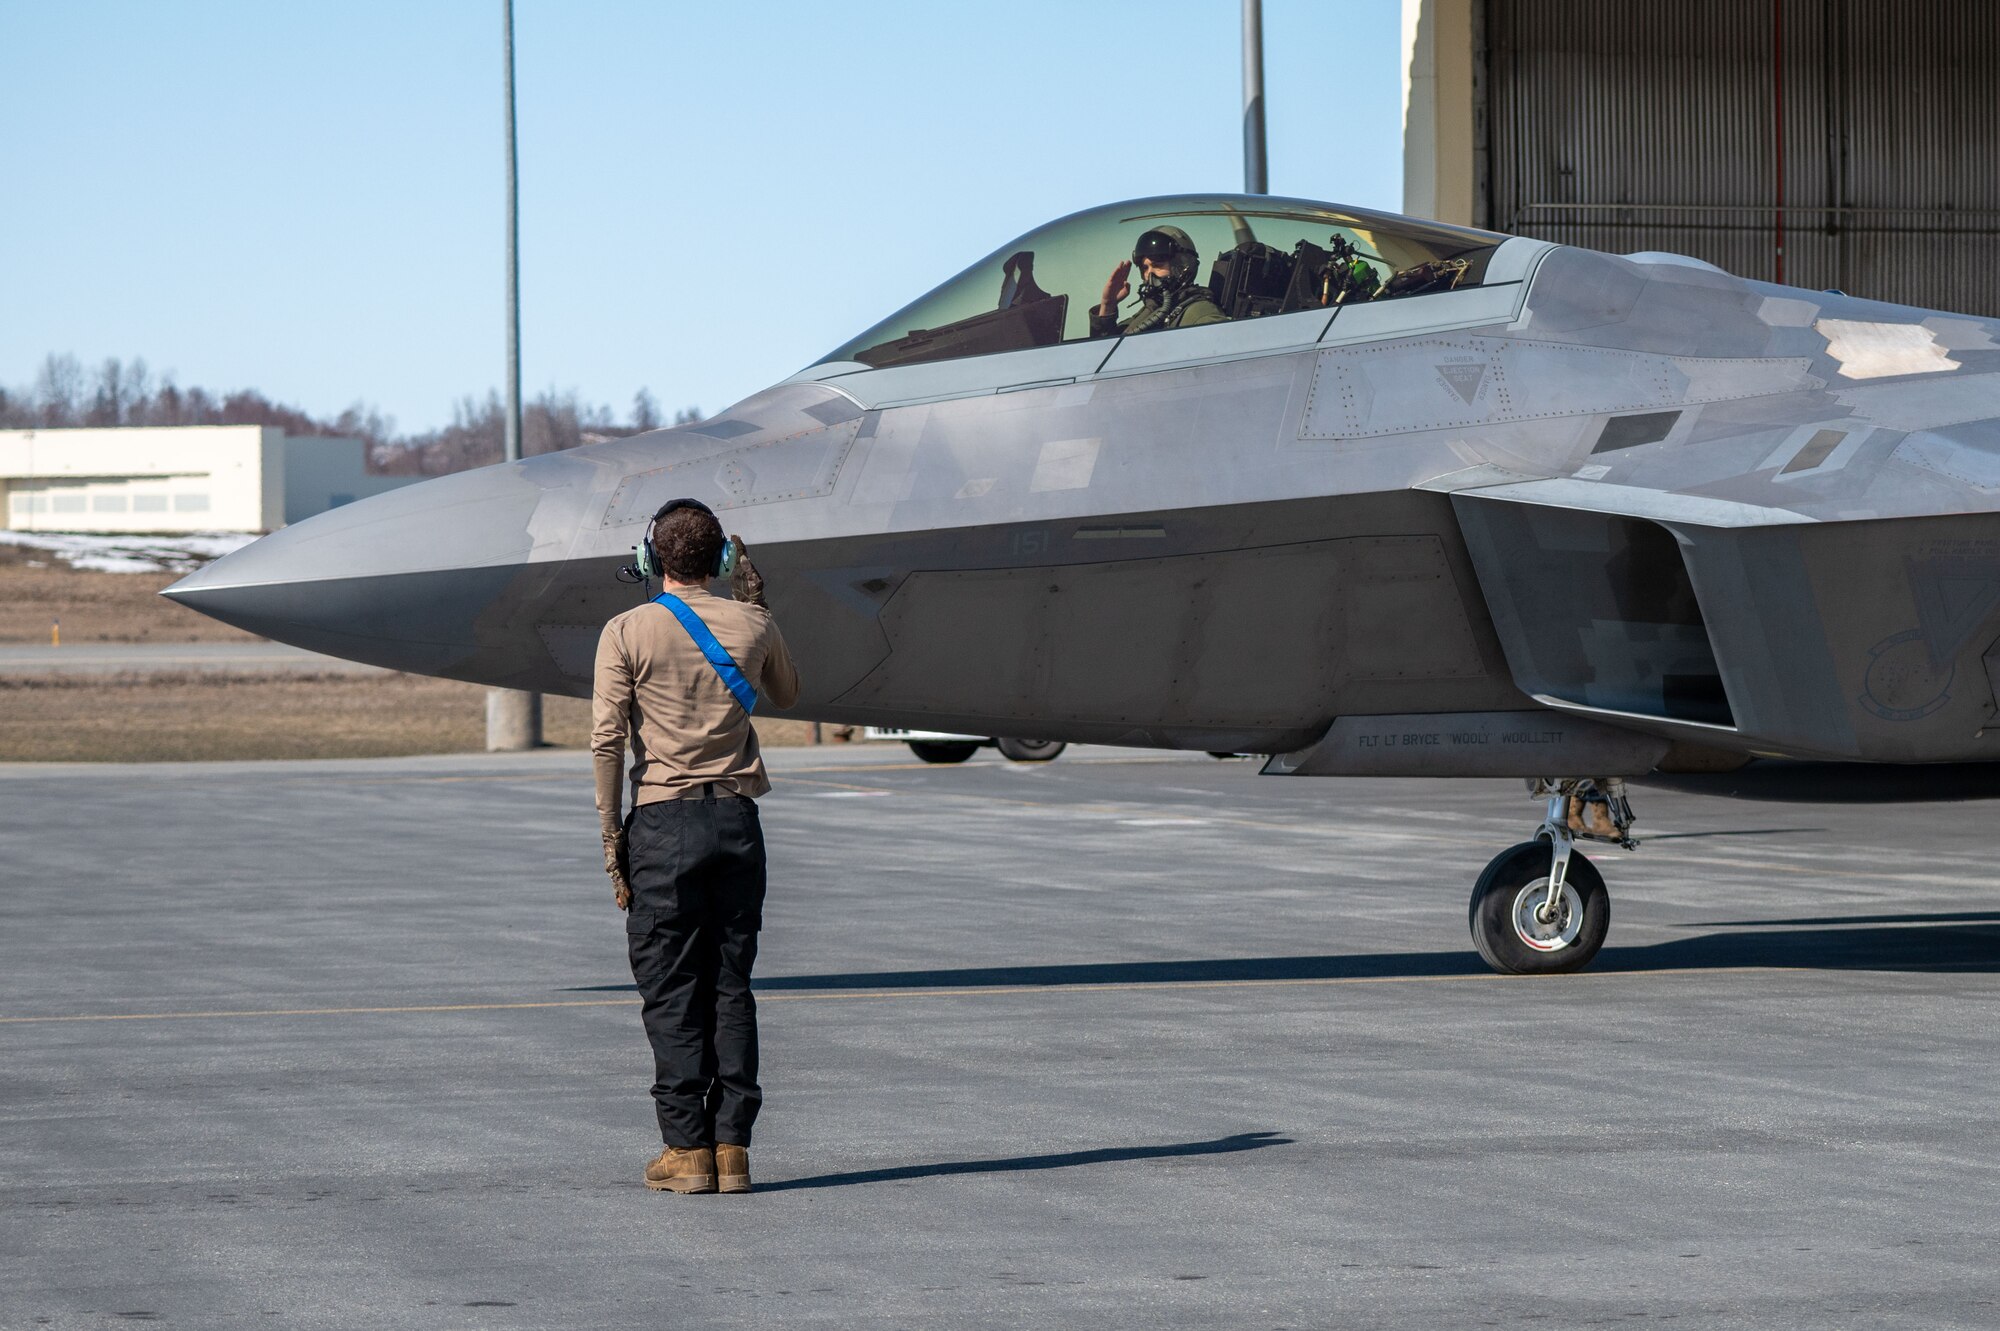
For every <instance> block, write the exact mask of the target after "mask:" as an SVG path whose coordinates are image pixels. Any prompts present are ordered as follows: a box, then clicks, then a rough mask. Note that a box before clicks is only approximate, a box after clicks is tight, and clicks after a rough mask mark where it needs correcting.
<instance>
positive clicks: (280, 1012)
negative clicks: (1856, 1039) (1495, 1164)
mask: <svg viewBox="0 0 2000 1331" xmlns="http://www.w3.org/2000/svg"><path fill="white" fill-rule="evenodd" d="M1814 969H1816V968H1815V967H1811V966H1708V967H1700V968H1676V969H1671V970H1667V969H1661V970H1631V971H1586V972H1584V973H1583V974H1580V975H1564V976H1553V977H1552V976H1534V975H1496V974H1492V973H1489V972H1472V971H1469V972H1466V973H1465V974H1462V975H1330V976H1321V977H1316V978H1313V977H1309V978H1304V979H1289V980H1284V979H1271V980H1135V981H1132V982H1130V983H1125V984H1006V985H993V986H990V987H987V988H973V989H857V990H852V991H849V990H827V991H824V992H820V993H806V994H784V993H781V994H758V995H757V1001H758V1002H759V1003H841V1002H852V1001H856V1000H875V1001H880V1000H883V999H911V998H996V997H1001V996H1003V995H1008V994H1118V993H1156V992H1157V993H1182V992H1186V991H1189V990H1195V989H1297V988H1328V987H1332V986H1336V985H1359V984H1446V983H1468V982H1470V983H1494V984H1508V983H1513V982H1515V981H1527V980H1537V979H1561V980H1563V981H1566V982H1573V981H1578V980H1610V979H1629V978H1632V977H1635V976H1700V975H1747V974H1752V973H1757V972H1769V973H1772V974H1782V973H1784V972H1788V971H1790V972H1802V971H1811V970H1814ZM638 1002H639V999H638V997H637V996H636V995H634V996H632V997H628V998H580V999H563V1000H555V1001H548V1002H537V1003H429V1004H412V1005H410V1006H406V1007H321V1008H243V1009H232V1010H224V1011H214V1012H86V1013H69V1014H63V1015H59V1016H49V1017H0V1026H31V1025H50V1024H54V1023H74V1022H91V1021H217V1020H230V1019H236V1020H241V1019H246V1018H256V1017H368V1016H388V1015H396V1014H421V1013H431V1012H528V1011H536V1010H541V1009H548V1008H596V1007H633V1006H637V1004H638Z"/></svg>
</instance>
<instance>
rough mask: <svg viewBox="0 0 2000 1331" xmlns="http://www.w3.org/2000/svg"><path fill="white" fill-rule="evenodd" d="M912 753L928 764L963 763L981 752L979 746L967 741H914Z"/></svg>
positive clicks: (912, 742) (912, 741) (911, 746)
mask: <svg viewBox="0 0 2000 1331" xmlns="http://www.w3.org/2000/svg"><path fill="white" fill-rule="evenodd" d="M910 752H911V753H914V754H916V755H917V757H919V758H922V759H923V760H924V761H925V762H927V763H962V762H964V761H965V760H966V759H967V758H970V757H971V756H972V755H973V754H975V753H977V752H979V746H978V745H977V744H973V743H971V742H970V741H965V740H935V739H913V740H911V741H910Z"/></svg>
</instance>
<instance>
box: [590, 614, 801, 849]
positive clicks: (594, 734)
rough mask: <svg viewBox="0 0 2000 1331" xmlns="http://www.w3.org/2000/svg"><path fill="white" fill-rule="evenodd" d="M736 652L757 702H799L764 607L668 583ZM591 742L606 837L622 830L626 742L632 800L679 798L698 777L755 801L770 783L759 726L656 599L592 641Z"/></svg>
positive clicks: (791, 670) (788, 659)
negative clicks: (759, 743) (761, 751)
mask: <svg viewBox="0 0 2000 1331" xmlns="http://www.w3.org/2000/svg"><path fill="white" fill-rule="evenodd" d="M667 590H668V591H670V592H672V593H673V594H674V595H675V596H678V597H679V598H680V599H681V600H682V601H684V602H686V603H687V606H688V608H689V609H690V610H692V611H694V612H695V614H697V615H699V616H700V617H701V622H702V623H704V624H706V625H708V629H709V632H711V633H713V634H714V635H715V638H716V641H717V642H720V643H721V644H722V645H723V647H724V648H726V649H727V650H728V652H729V655H730V656H731V657H733V658H735V661H736V664H737V665H738V666H739V667H740V668H741V669H742V671H743V676H744V678H745V679H747V680H749V681H750V684H751V687H753V688H755V689H756V690H757V697H758V700H759V702H760V703H767V704H769V705H771V706H773V707H789V706H791V705H792V704H793V703H795V702H797V701H798V697H799V672H798V670H797V668H796V667H794V666H793V665H792V656H791V653H790V652H789V651H787V650H786V648H785V640H784V638H783V636H782V635H780V634H779V632H778V624H777V621H776V620H774V619H772V618H771V612H770V611H768V610H766V609H764V608H763V607H762V606H756V605H749V604H746V603H744V602H741V601H726V600H723V599H722V598H720V597H717V596H711V595H710V594H709V593H708V590H707V589H706V588H702V587H679V586H675V587H669V588H668V589H667ZM591 721H592V725H591V732H590V749H591V753H592V754H593V755H594V757H595V767H596V771H597V816H598V820H599V822H600V823H601V824H602V825H603V829H604V837H605V841H606V844H609V843H610V842H611V840H612V839H613V838H614V837H616V836H617V835H618V833H619V831H620V830H621V828H622V827H623V810H622V808H621V803H622V796H623V794H624V791H623V789H622V786H621V779H622V778H623V777H624V776H625V772H624V771H623V770H622V769H623V767H624V761H625V750H626V745H627V744H628V742H629V743H630V745H631V749H632V770H631V780H632V804H633V807H635V808H636V807H638V806H639V805H641V804H651V803H653V802H655V801H656V800H670V799H677V798H679V797H680V796H681V794H682V793H683V792H685V791H688V790H691V789H695V788H698V787H700V786H701V785H702V783H704V782H709V781H712V782H714V783H715V786H716V791H717V793H718V794H732V795H748V796H749V797H751V798H752V799H755V798H756V797H758V796H759V795H762V794H764V793H765V792H767V791H769V790H770V789H771V780H770V778H769V777H768V776H766V775H765V773H764V759H763V756H762V755H761V754H759V753H758V751H757V732H756V731H755V730H753V729H752V728H751V726H750V718H749V717H748V716H745V715H744V714H743V709H742V708H741V707H740V706H738V705H737V702H736V698H735V695H733V694H731V693H730V691H729V687H728V686H727V685H726V684H724V683H723V682H722V677H721V676H719V675H717V674H716V673H715V667H714V666H711V665H710V664H709V663H708V661H707V660H706V659H705V658H704V657H703V656H702V654H701V648H699V647H697V646H695V643H694V639H693V638H691V637H689V636H688V631H687V630H686V629H684V628H682V627H681V622H680V621H679V620H678V619H676V618H674V613H673V611H671V610H669V609H667V608H666V607H665V606H663V605H660V604H658V603H656V602H652V601H648V602H646V603H645V604H644V605H639V606H635V607H634V608H632V609H630V610H627V611H626V612H625V613H624V614H622V615H619V616H618V617H617V618H615V619H613V620H612V621H611V622H610V623H609V624H606V625H605V626H604V633H603V636H601V637H600V638H598V640H597V671H596V683H595V686H594V688H593V690H592V697H591Z"/></svg>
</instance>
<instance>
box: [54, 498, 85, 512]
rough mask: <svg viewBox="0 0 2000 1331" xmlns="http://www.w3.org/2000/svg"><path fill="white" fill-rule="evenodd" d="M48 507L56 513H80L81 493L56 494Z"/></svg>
mask: <svg viewBox="0 0 2000 1331" xmlns="http://www.w3.org/2000/svg"><path fill="white" fill-rule="evenodd" d="M54 498H55V502H54V503H53V504H51V505H50V508H51V509H52V510H53V511H54V512H57V513H81V512H83V511H84V502H83V496H82V495H56V496H54Z"/></svg>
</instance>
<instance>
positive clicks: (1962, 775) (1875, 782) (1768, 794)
mask: <svg viewBox="0 0 2000 1331" xmlns="http://www.w3.org/2000/svg"><path fill="white" fill-rule="evenodd" d="M1634 784H1635V785H1641V786H1649V787H1658V788H1663V789H1667V790H1678V791H1681V792H1683V793H1685V794H1689V795H1714V796H1722V797H1727V798H1730V799H1743V800H1772V801H1775V802H1778V803H1804V804H1929V803H1933V802H1950V801H1956V800H1994V799H2000V763H1931V764H1927V765H1922V766H1903V765H1898V764H1891V763H1817V762H1795V761H1791V760H1787V759H1770V758H1765V759H1759V760H1758V761H1756V762H1752V763H1749V764H1747V765H1746V766H1743V767H1739V768H1738V769H1736V770H1735V771H1733V772H1703V773H1679V774H1671V775H1670V774H1667V773H1660V772H1655V773H1652V774H1651V775H1648V776H1645V777H1640V778H1638V779H1636V780H1635V781H1634Z"/></svg>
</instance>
